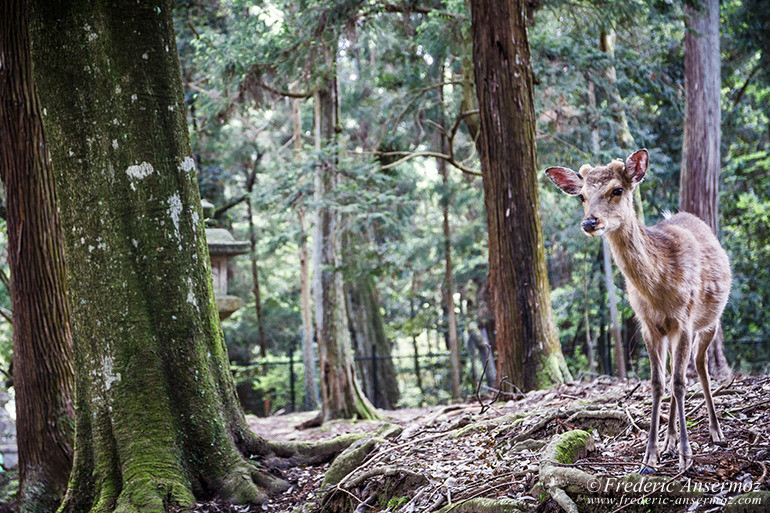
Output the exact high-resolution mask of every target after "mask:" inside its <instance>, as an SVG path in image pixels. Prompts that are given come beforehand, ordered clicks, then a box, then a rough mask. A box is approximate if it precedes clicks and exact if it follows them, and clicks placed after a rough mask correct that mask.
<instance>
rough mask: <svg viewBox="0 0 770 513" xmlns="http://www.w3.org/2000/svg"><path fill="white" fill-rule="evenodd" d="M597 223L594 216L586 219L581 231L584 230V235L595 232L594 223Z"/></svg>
mask: <svg viewBox="0 0 770 513" xmlns="http://www.w3.org/2000/svg"><path fill="white" fill-rule="evenodd" d="M598 222H599V220H598V219H596V218H595V217H594V216H591V217H586V218H585V219H583V224H582V226H583V230H585V232H586V233H591V232H592V231H594V230H596V223H598Z"/></svg>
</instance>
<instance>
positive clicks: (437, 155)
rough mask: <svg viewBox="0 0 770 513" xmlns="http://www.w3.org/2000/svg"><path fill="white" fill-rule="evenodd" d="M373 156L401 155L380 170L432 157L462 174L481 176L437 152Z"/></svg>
mask: <svg viewBox="0 0 770 513" xmlns="http://www.w3.org/2000/svg"><path fill="white" fill-rule="evenodd" d="M375 155H381V156H383V157H387V156H391V157H393V156H397V155H403V158H400V159H398V160H397V161H395V162H391V163H390V164H385V165H384V166H380V169H381V170H385V169H390V168H392V167H396V166H397V165H399V164H403V163H404V162H406V161H408V160H412V159H414V158H417V157H433V158H437V159H443V160H446V161H447V164H449V165H451V166H453V167H456V168H457V169H459V170H460V171H462V172H463V173H466V174H469V175H473V176H481V172H480V171H478V170H476V169H472V168H470V167H467V166H464V165H463V164H461V163H460V162H457V161H456V160H455V159H453V158H452V157H450V156H449V155H445V154H443V153H438V152H435V151H417V152H414V151H386V152H379V151H377V152H375Z"/></svg>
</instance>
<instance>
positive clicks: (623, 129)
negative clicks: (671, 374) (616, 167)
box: [588, 30, 644, 379]
mask: <svg viewBox="0 0 770 513" xmlns="http://www.w3.org/2000/svg"><path fill="white" fill-rule="evenodd" d="M599 37H600V44H599V46H600V48H601V50H602V51H603V52H605V53H606V54H607V56H608V57H609V58H610V60H614V59H615V31H614V30H610V31H602V33H601V34H600V36H599ZM605 78H606V79H607V90H608V94H607V97H608V98H609V101H610V110H611V112H612V117H613V119H614V121H615V137H616V138H617V140H618V144H619V145H620V147H621V148H624V149H629V148H630V147H631V146H633V144H634V138H633V137H632V136H631V131H630V130H629V129H628V119H627V118H626V109H625V108H624V107H623V103H622V100H621V98H620V92H619V91H618V85H617V82H618V75H617V70H616V69H615V66H614V65H610V66H608V67H607V69H606V70H605ZM593 85H594V83H593V81H591V80H589V87H588V95H589V96H588V98H589V100H588V101H589V104H590V105H591V106H592V107H594V108H596V93H595V89H594V87H593ZM595 117H596V116H595ZM599 150H600V148H599V127H598V126H596V125H594V127H593V129H592V130H591V151H592V152H593V154H594V156H595V157H596V156H598V155H599ZM640 190H641V189H640V187H636V188H635V189H634V207H635V208H636V215H637V217H638V218H639V220H640V221H641V222H642V223H644V209H643V207H642V197H641V194H640ZM602 254H603V256H604V280H605V284H606V286H607V301H608V302H609V307H610V336H611V337H612V346H613V348H614V350H615V372H616V373H617V376H618V377H619V378H621V379H626V377H627V374H628V372H627V364H626V352H625V350H624V349H623V337H622V336H621V333H620V319H619V318H618V301H617V298H616V297H615V274H614V272H613V269H612V259H611V258H610V247H609V242H607V239H606V238H604V237H602Z"/></svg>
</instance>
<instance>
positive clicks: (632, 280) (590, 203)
mask: <svg viewBox="0 0 770 513" xmlns="http://www.w3.org/2000/svg"><path fill="white" fill-rule="evenodd" d="M648 160H649V156H648V154H647V150H639V151H637V152H635V153H634V154H633V155H631V156H630V157H628V160H626V162H625V164H624V163H623V161H622V160H621V159H616V160H613V161H612V162H610V163H609V164H608V165H606V166H600V167H593V166H590V165H584V166H583V167H581V168H580V172H579V173H576V172H574V171H573V170H571V169H567V168H563V167H551V168H548V169H547V170H546V171H545V172H546V174H547V175H548V177H549V178H550V179H551V181H553V183H555V184H556V185H557V186H558V187H559V188H560V189H561V190H562V191H564V192H566V193H567V194H570V195H572V196H578V197H579V198H580V200H581V201H582V202H583V209H584V210H585V217H584V218H583V222H582V223H581V227H582V229H583V232H585V233H586V235H590V236H597V235H603V236H605V237H606V238H607V240H608V242H609V245H610V248H611V250H612V257H613V259H614V260H615V263H616V264H617V266H618V267H619V268H620V270H621V272H622V273H623V276H625V278H626V287H627V288H628V299H629V302H630V303H631V307H632V308H633V309H634V312H635V313H636V316H637V317H638V319H639V321H640V324H641V328H642V335H643V337H644V343H645V345H646V346H647V353H648V354H649V357H650V371H651V378H650V382H651V385H652V419H651V422H650V436H649V439H648V441H647V451H646V452H645V455H644V461H643V465H642V468H641V470H640V472H641V473H645V474H646V473H651V472H654V470H655V465H656V464H657V462H658V457H659V450H658V424H659V421H660V420H659V419H660V398H661V395H662V394H663V380H664V378H665V365H666V347H667V346H669V345H670V347H669V350H670V353H671V369H672V371H671V374H672V376H671V389H672V394H671V408H670V411H669V420H668V430H667V434H666V440H665V442H664V451H665V452H666V453H671V454H673V453H675V452H676V449H677V447H676V445H677V440H676V424H675V420H674V419H675V417H676V416H678V417H679V467H680V470H685V469H687V468H688V467H689V466H690V465H691V464H692V449H690V443H689V441H688V439H687V426H686V424H685V411H684V393H685V384H686V382H685V370H686V367H687V365H688V362H689V360H690V351H691V348H692V347H693V346H694V347H695V348H696V350H697V354H696V357H695V364H696V368H697V370H698V377H699V378H700V382H701V386H702V387H703V396H704V398H705V400H706V407H707V409H708V415H709V431H710V433H711V439H712V440H713V441H715V442H722V441H724V435H723V434H722V430H721V428H720V427H719V421H718V420H717V416H716V413H714V403H713V401H712V399H711V389H710V385H709V374H708V368H707V366H706V350H707V349H708V346H709V344H711V341H712V340H713V338H714V335H715V334H716V332H717V331H718V329H719V326H720V317H721V316H722V311H723V310H724V308H725V304H726V303H727V296H728V295H729V293H730V284H731V281H732V276H731V273H730V262H729V260H728V258H727V253H725V250H724V249H722V246H720V245H719V241H717V238H716V237H715V236H714V234H713V233H712V231H711V229H710V228H709V227H708V225H706V223H704V222H703V221H701V220H700V219H698V218H697V217H695V216H694V215H692V214H687V213H679V214H676V215H674V216H671V217H670V218H668V219H665V220H663V221H661V222H660V223H658V224H656V225H655V226H644V225H642V224H641V223H640V222H639V220H638V218H637V217H636V212H635V211H634V206H633V190H634V188H635V187H636V186H637V184H639V182H641V181H642V179H643V178H644V175H645V173H646V171H647V162H648Z"/></svg>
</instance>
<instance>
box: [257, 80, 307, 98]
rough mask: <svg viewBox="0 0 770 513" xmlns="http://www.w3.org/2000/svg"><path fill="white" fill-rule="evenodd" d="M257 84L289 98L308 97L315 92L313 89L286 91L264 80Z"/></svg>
mask: <svg viewBox="0 0 770 513" xmlns="http://www.w3.org/2000/svg"><path fill="white" fill-rule="evenodd" d="M256 85H257V86H259V87H261V88H262V89H264V90H265V91H268V92H270V93H273V94H277V95H278V96H285V97H287V98H302V99H306V98H310V97H312V96H313V94H314V92H313V91H302V92H295V91H284V90H282V89H276V88H274V87H271V86H269V85H267V84H265V83H264V82H258V83H257V84H256Z"/></svg>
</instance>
